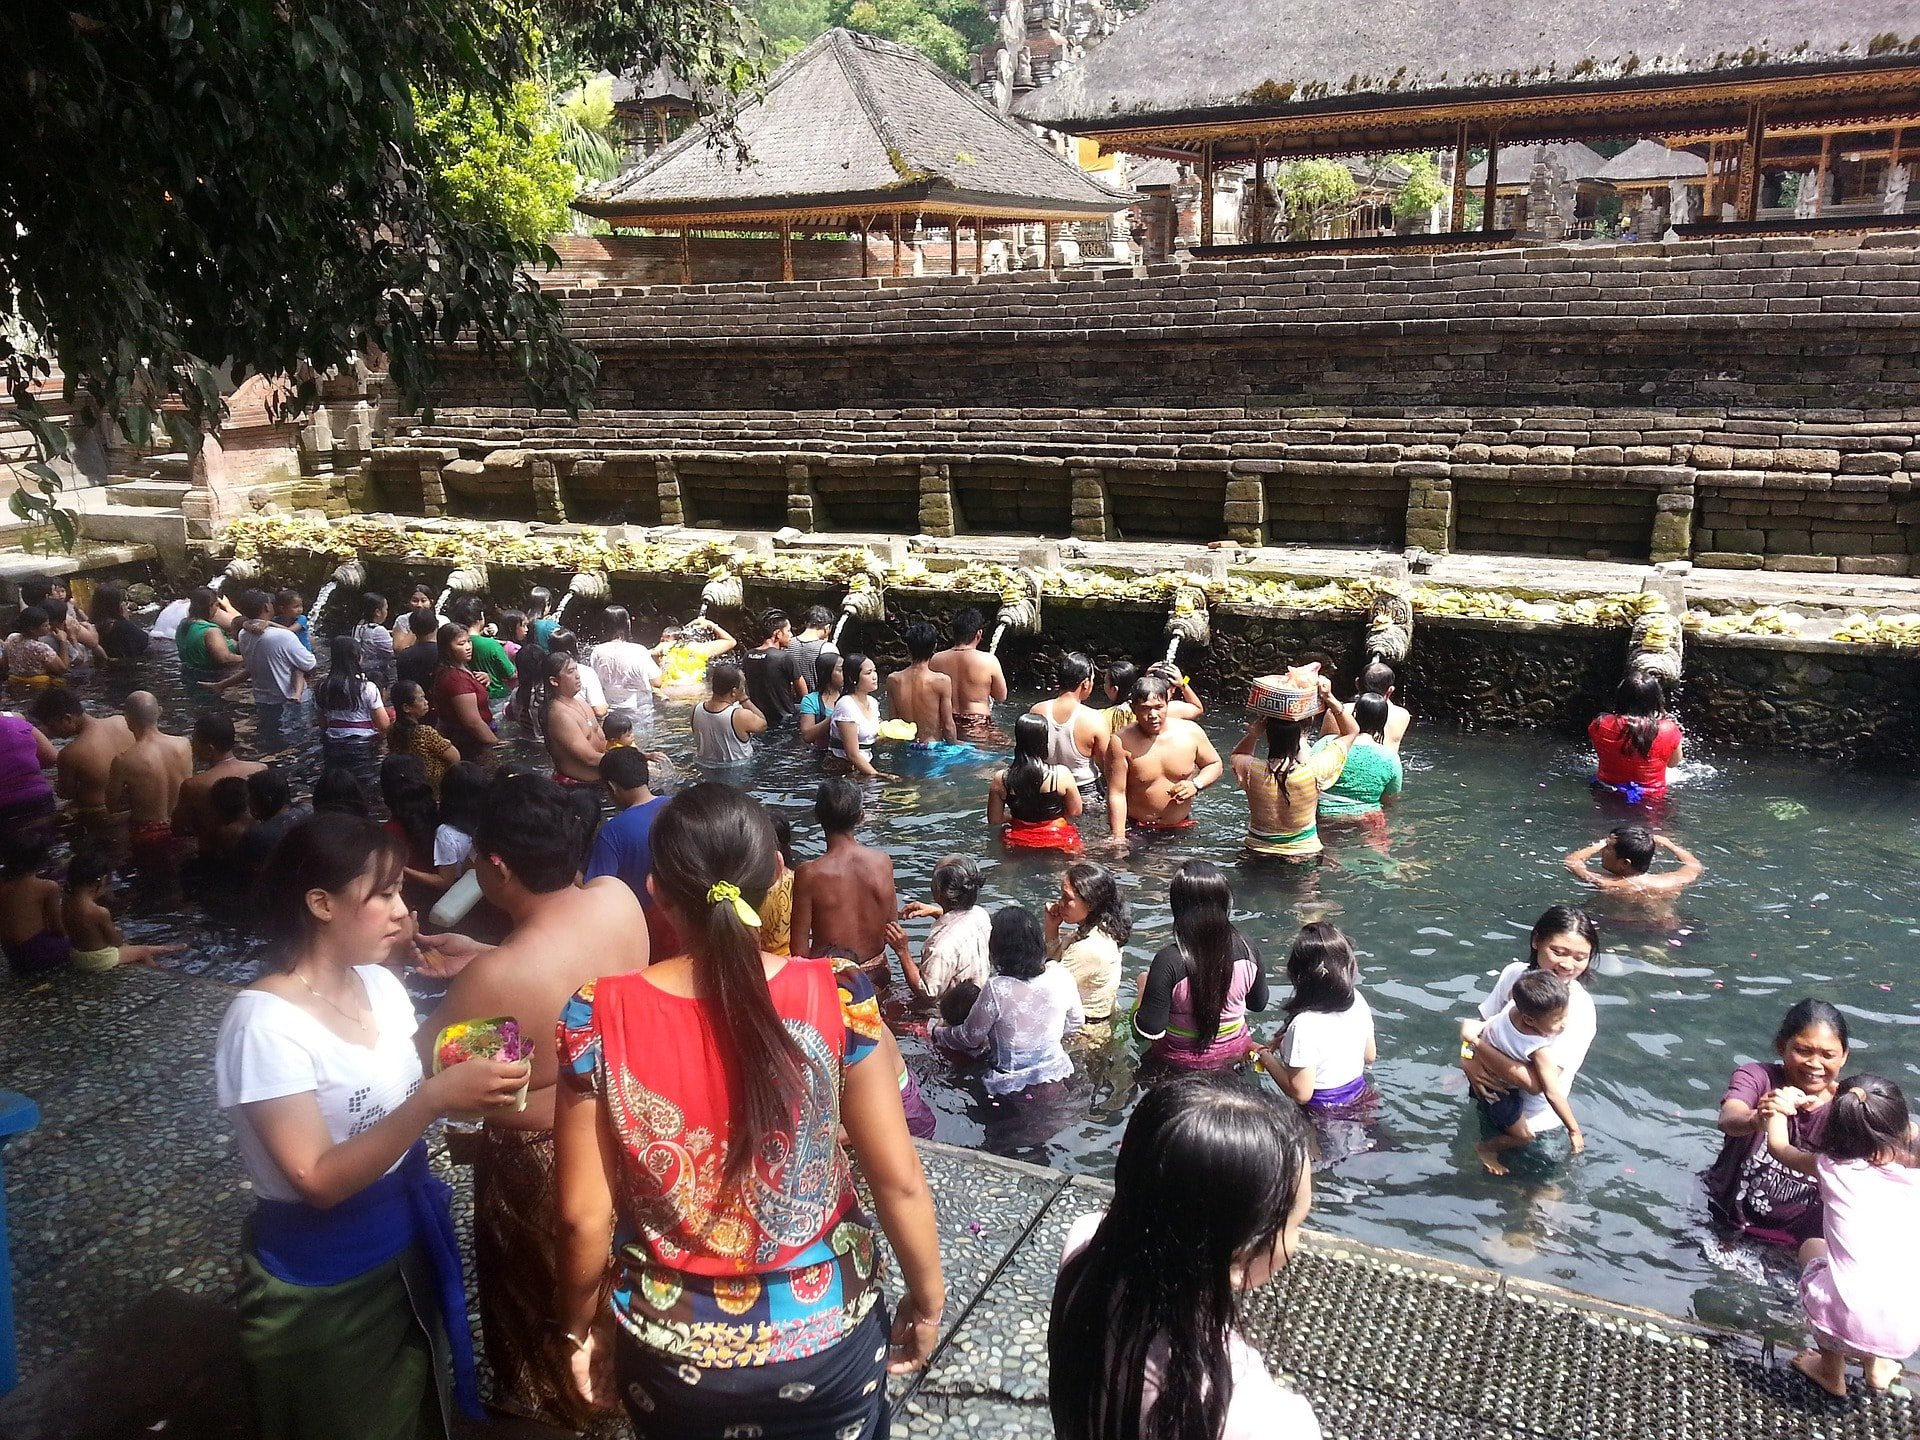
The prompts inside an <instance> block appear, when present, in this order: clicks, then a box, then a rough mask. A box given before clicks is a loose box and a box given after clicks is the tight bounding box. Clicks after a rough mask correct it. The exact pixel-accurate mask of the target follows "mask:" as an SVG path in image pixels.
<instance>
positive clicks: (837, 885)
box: [792, 776, 900, 966]
mask: <svg viewBox="0 0 1920 1440" xmlns="http://www.w3.org/2000/svg"><path fill="white" fill-rule="evenodd" d="M813 816H814V819H816V820H818V821H819V822H820V828H821V829H822V830H824V831H825V832H826V836H827V853H826V854H824V855H822V856H821V857H820V858H819V859H818V860H809V861H807V862H806V864H804V865H797V866H795V867H794V871H793V924H792V935H793V941H792V944H793V953H794V954H795V955H824V954H825V953H826V952H827V951H829V950H832V949H842V950H848V951H851V952H852V953H853V954H855V955H858V956H860V957H862V963H863V964H865V965H868V966H874V965H881V966H884V965H885V964H886V958H887V944H888V939H889V937H888V929H889V927H890V926H892V925H893V924H894V916H895V913H896V912H897V911H898V910H899V908H900V907H899V904H898V902H897V899H896V896H895V894H894V889H893V860H892V858H891V857H889V856H888V855H887V854H886V852H884V851H881V850H874V849H870V848H869V847H867V846H865V845H862V844H861V843H860V842H859V841H858V840H856V839H854V838H853V832H854V830H855V829H856V828H858V826H859V824H860V787H859V786H858V785H856V784H854V783H853V781H851V780H849V779H846V778H845V777H842V776H836V777H835V778H833V779H831V780H822V781H821V782H820V789H819V790H818V791H817V792H816V793H815V795H814V799H813Z"/></svg>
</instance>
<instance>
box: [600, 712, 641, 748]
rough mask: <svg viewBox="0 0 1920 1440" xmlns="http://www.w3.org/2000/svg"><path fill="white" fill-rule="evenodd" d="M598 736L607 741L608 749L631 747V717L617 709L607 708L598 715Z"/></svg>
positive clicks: (632, 740)
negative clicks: (603, 712) (603, 713)
mask: <svg viewBox="0 0 1920 1440" xmlns="http://www.w3.org/2000/svg"><path fill="white" fill-rule="evenodd" d="M600 737H601V738H602V739H603V740H605V741H606V742H607V749H609V750H619V749H622V748H626V749H631V748H633V744H634V739H633V720H632V718H631V717H630V716H627V715H623V714H622V713H621V712H620V711H618V710H609V711H608V712H607V713H606V714H605V715H603V716H601V717H600Z"/></svg>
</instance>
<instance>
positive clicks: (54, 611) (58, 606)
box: [39, 595, 73, 626]
mask: <svg viewBox="0 0 1920 1440" xmlns="http://www.w3.org/2000/svg"><path fill="white" fill-rule="evenodd" d="M39 608H40V609H42V610H44V611H46V612H47V623H48V624H49V625H54V626H60V625H64V624H66V623H67V617H68V616H69V615H70V614H71V613H72V611H73V607H72V606H71V605H69V604H68V603H67V602H66V601H65V600H61V599H57V598H56V597H54V596H52V595H49V596H48V597H47V598H46V599H44V600H42V601H41V602H40V606H39Z"/></svg>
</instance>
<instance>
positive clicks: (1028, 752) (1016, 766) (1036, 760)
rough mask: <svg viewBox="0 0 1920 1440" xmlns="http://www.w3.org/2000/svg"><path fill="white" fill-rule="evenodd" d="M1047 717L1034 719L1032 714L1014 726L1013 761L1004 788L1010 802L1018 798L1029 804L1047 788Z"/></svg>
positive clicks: (1007, 771)
mask: <svg viewBox="0 0 1920 1440" xmlns="http://www.w3.org/2000/svg"><path fill="white" fill-rule="evenodd" d="M1047 734H1048V726H1047V717H1046V716H1044V715H1035V714H1033V713H1032V712H1031V711H1029V712H1028V713H1027V714H1025V715H1022V716H1021V717H1020V718H1019V719H1017V720H1015V721H1014V722H1013V760H1012V763H1010V764H1009V765H1008V766H1007V770H1006V776H1005V778H1004V779H1003V780H1002V782H1001V783H1002V785H1003V786H1004V787H1005V789H1006V792H1007V798H1008V799H1010V800H1011V799H1012V798H1013V797H1014V796H1016V795H1017V796H1019V797H1020V798H1021V799H1022V800H1027V799H1030V798H1032V797H1033V796H1036V795H1038V794H1039V793H1040V787H1041V786H1042V785H1044V784H1046V780H1047V770H1048V768H1049V762H1048V760H1047Z"/></svg>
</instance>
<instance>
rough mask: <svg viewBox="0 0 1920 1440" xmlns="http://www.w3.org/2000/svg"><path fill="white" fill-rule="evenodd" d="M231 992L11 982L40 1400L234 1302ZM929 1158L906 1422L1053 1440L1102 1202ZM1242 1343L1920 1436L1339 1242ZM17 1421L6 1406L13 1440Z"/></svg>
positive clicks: (1425, 1396) (1, 1013)
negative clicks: (129, 1342)
mask: <svg viewBox="0 0 1920 1440" xmlns="http://www.w3.org/2000/svg"><path fill="white" fill-rule="evenodd" d="M230 993H231V992H229V991H228V990H226V989H225V988H224V987H222V986H220V985H217V984H214V983H212V982H209V981H205V980H198V979H193V978H189V977H182V976H176V975H170V974H165V973H153V972H141V971H135V972H130V973H125V974H118V975H105V976H82V975H65V974H63V975H58V976H56V977H54V978H53V979H50V980H41V981H38V982H20V981H13V980H5V981H0V1037H4V1038H0V1088H6V1089H14V1090H21V1091H25V1092H26V1093H28V1094H30V1095H32V1096H34V1097H35V1098H36V1099H37V1100H38V1101H39V1103H40V1106H41V1109H42V1111H43V1114H44V1119H43V1122H42V1124H41V1127H40V1128H39V1129H38V1130H36V1131H35V1132H33V1133H32V1134H30V1135H28V1136H26V1137H24V1138H23V1139H21V1140H19V1141H16V1142H15V1143H13V1144H12V1145H11V1146H9V1148H8V1149H7V1152H6V1168H7V1202H8V1206H9V1209H10V1212H11V1216H12V1233H13V1248H14V1260H15V1276H14V1279H15V1286H16V1296H15V1298H16V1303H17V1308H18V1312H19V1329H20V1342H21V1368H22V1371H23V1374H24V1375H25V1377H26V1379H27V1382H28V1388H32V1384H33V1380H34V1377H35V1376H36V1375H41V1376H44V1375H47V1374H48V1373H49V1372H51V1371H53V1370H54V1368H55V1367H56V1366H59V1365H60V1364H61V1362H62V1361H63V1360H69V1359H70V1357H71V1356H72V1355H73V1353H74V1351H75V1349H76V1347H80V1346H84V1345H86V1344H88V1342H91V1341H94V1340H97V1339H100V1338H102V1337H103V1335H104V1334H105V1333H106V1331H107V1327H108V1325H109V1322H111V1321H112V1319H113V1318H114V1317H115V1316H116V1315H118V1314H120V1313H121V1312H122V1311H124V1310H126V1309H127V1308H128V1307H130V1306H132V1305H133V1304H135V1303H136V1302H138V1301H139V1300H141V1299H142V1298H143V1297H145V1296H146V1295H148V1294H149V1293H150V1292H152V1291H154V1290H156V1289H160V1288H163V1287H172V1288H175V1289H178V1290H183V1291H187V1292H190V1293H194V1294H199V1295H205V1296H210V1297H213V1298H216V1299H225V1298H226V1297H227V1296H228V1295H229V1294H230V1292H231V1288H232V1285H233V1281H234V1275H235V1267H234V1264H233V1258H232V1257H233V1254H234V1251H235V1248H236V1246H237V1243H238V1236H239V1225H240V1220H241V1218H242V1217H243V1216H244V1214H245V1213H246V1210H247V1207H248V1203H249V1200H248V1195H247V1190H246V1182H245V1178H244V1176H243V1175H242V1173H241V1170H240V1166H239V1163H238V1160H237V1159H236V1157H235V1153H234V1147H233V1143H232V1139H231V1135H230V1133H229V1131H228V1128H227V1126H226V1123H225V1122H224V1121H223V1120H222V1119H221V1118H220V1116H219V1115H218V1113H217V1112H216V1111H215V1109H214V1105H213V1094H212V1091H213V1086H212V1080H211V1059H212V1051H213V1042H214V1036H215V1032H216V1029H217V1026H218V1023H219V1017H220V1014H221V1012H222V1011H223V1009H224V1008H225V1006H226V1003H227V1000H228V998H229V996H230ZM923 1155H924V1159H925V1163H926V1166H927V1172H928V1176H929V1179H930V1180H931V1181H932V1184H933V1188H934V1193H935V1201H936V1210H937V1213H938V1216H939V1222H940V1230H941V1254H942V1256H943V1258H944V1260H945V1264H946V1269H947V1283H948V1294H949V1299H948V1306H947V1331H946V1334H945V1335H944V1336H943V1338H942V1342H941V1346H940V1349H939V1350H938V1351H937V1352H936V1354H935V1356H934V1361H933V1364H932V1365H931V1366H930V1367H929V1369H928V1370H927V1371H926V1373H925V1374H923V1375H919V1376H914V1377H910V1378H909V1379H907V1380H904V1381H901V1382H897V1383H896V1385H895V1387H894V1389H895V1394H896V1400H897V1405H896V1414H895V1428H896V1433H903V1434H906V1435H910V1436H942V1437H948V1436H966V1437H969V1440H972V1437H1002V1436H1004V1437H1007V1440H1014V1437H1018V1440H1029V1437H1036V1440H1037V1437H1045V1436H1046V1435H1048V1434H1049V1433H1050V1430H1051V1427H1050V1425H1049V1423H1048V1419H1047V1411H1046V1393H1047V1381H1046V1326H1047V1320H1046V1313H1047V1302H1048V1297H1049V1296H1050V1294H1051V1292H1052V1286H1053V1276H1054V1269H1055V1266H1056V1263H1057V1261H1058V1258H1059V1254H1060V1247H1061V1242H1062V1239H1063V1237H1064V1235H1065V1232H1066V1229H1067V1227H1068V1225H1069V1224H1071V1222H1072V1220H1073V1219H1074V1217H1075V1216H1077V1215H1079V1214H1082V1213H1084V1212H1086V1211H1087V1210H1090V1209H1096V1208H1098V1207H1099V1206H1100V1204H1101V1203H1102V1202H1103V1198H1104V1193H1103V1190H1102V1187H1100V1186H1099V1185H1096V1184H1093V1183H1090V1182H1087V1181H1082V1180H1068V1179H1066V1178H1064V1177H1062V1176H1060V1175H1058V1174H1055V1173H1054V1172H1052V1171H1049V1170H1044V1169H1040V1168H1037V1167H1034V1166H1030V1165H1022V1164H1016V1163H1013V1162H1010V1161H1003V1160H999V1159H996V1158H994V1157H991V1156H986V1155H981V1154H977V1153H975V1152H972V1151H967V1150H960V1149H955V1148H953V1147H949V1146H943V1145H928V1146H926V1147H925V1148H924V1151H923ZM1245 1328H1246V1333H1247V1335H1248V1338H1249V1339H1250V1340H1252V1341H1253V1342H1254V1344H1255V1345H1257V1346H1258V1347H1259V1348H1260V1349H1261V1350H1262V1351H1263V1352H1264V1353H1265V1354H1266V1355H1267V1356H1268V1358H1269V1363H1270V1364H1271V1365H1272V1366H1273V1368H1274V1369H1275V1370H1276V1371H1277V1372H1279V1373H1280V1374H1282V1375H1284V1376H1285V1377H1286V1378H1287V1379H1288V1381H1289V1382H1290V1383H1292V1384H1294V1385H1296V1386H1298V1387H1299V1388H1300V1389H1301V1390H1303V1391H1304V1392H1305V1393H1306V1394H1307V1395H1308V1396H1309V1398H1310V1399H1311V1400H1312V1402H1313V1405H1314V1409H1315V1411H1316V1413H1317V1414H1318V1415H1319V1417H1320V1423H1321V1425H1322V1427H1323V1429H1324V1430H1325V1432H1326V1434H1327V1436H1328V1437H1329V1440H1468V1437H1473V1440H1482V1437H1485V1440H1520V1437H1547V1440H1557V1437H1567V1440H1574V1437H1588V1436H1594V1437H1608V1440H1637V1437H1647V1440H1654V1437H1659V1440H1686V1437H1701V1440H1706V1437H1733V1436H1739V1437H1746V1440H1774V1437H1778V1440H1790V1437H1792V1440H1798V1437H1808V1436H1819V1437H1823V1440H1880V1437H1889V1440H1891V1437H1895V1436H1899V1437H1911V1436H1913V1435H1915V1434H1916V1433H1920V1407H1917V1406H1916V1405H1915V1403H1914V1400H1913V1397H1912V1396H1911V1395H1910V1394H1909V1393H1907V1392H1906V1391H1905V1390H1900V1391H1897V1392H1895V1393H1894V1394H1892V1395H1889V1396H1882V1397H1875V1398H1871V1399H1868V1398H1863V1397H1861V1396H1860V1395H1859V1394H1858V1389H1857V1382H1856V1397H1855V1398H1854V1399H1853V1400H1851V1401H1849V1402H1846V1403H1839V1402H1829V1401H1827V1400H1826V1399H1825V1398H1824V1397H1821V1396H1819V1395H1817V1394H1816V1393H1815V1392H1814V1391H1813V1390H1812V1388H1811V1387H1810V1386H1808V1385H1806V1384H1805V1383H1804V1382H1802V1381H1801V1380H1800V1379H1799V1378H1798V1377H1797V1376H1794V1375H1792V1374H1790V1373H1788V1372H1787V1371H1785V1370H1784V1369H1783V1368H1781V1363H1782V1362H1784V1359H1785V1357H1784V1356H1780V1357H1775V1356H1773V1355H1772V1354H1771V1353H1770V1352H1769V1351H1768V1350H1766V1349H1765V1348H1763V1347H1760V1346H1757V1345H1754V1344H1752V1343H1751V1342H1748V1341H1744V1340H1742V1339H1740V1338H1737V1337H1723V1336H1715V1335H1710V1334H1707V1333H1705V1332H1701V1331H1697V1330H1694V1329H1690V1328H1688V1327H1685V1326H1682V1325H1679V1324H1677V1323H1674V1322H1671V1321H1667V1320H1663V1319H1661V1318H1660V1317H1657V1316H1653V1315H1650V1314H1647V1313H1643V1312H1638V1311H1633V1310H1629V1309H1625V1308H1622V1307H1619V1306H1611V1305H1602V1304H1598V1303H1594V1302H1589V1301H1586V1300H1584V1299H1582V1298H1580V1297H1578V1296H1574V1295H1571V1294H1568V1293H1566V1292H1563V1291H1556V1290H1553V1289H1551V1288H1549V1287H1543V1286H1538V1285H1531V1284H1525V1283H1520V1282H1515V1281H1509V1280H1505V1279H1503V1278H1502V1277H1501V1276H1499V1275H1497V1274H1495V1273H1493V1272H1489V1271H1483V1270H1475V1269H1469V1268H1466V1267H1460V1266H1450V1265H1443V1264H1439V1263H1436V1262H1431V1261H1426V1260H1422V1259H1418V1258H1416V1257H1413V1256H1410V1255H1404V1254H1400V1253H1397V1252H1389V1251H1382V1250H1377V1249H1373V1248H1370V1247H1365V1246H1361V1245H1356V1244H1351V1243H1348V1242H1344V1241H1340V1240H1337V1239H1334V1238H1331V1237H1326V1236H1315V1237H1313V1238H1312V1240H1311V1241H1310V1243H1309V1245H1308V1247H1307V1250H1306V1253H1305V1254H1303V1255H1302V1256H1300V1257H1298V1258H1297V1259H1296V1260H1295V1261H1294V1263H1293V1265H1292V1266H1290V1267H1289V1268H1288V1269H1287V1270H1286V1271H1285V1272H1284V1273H1283V1275H1282V1276H1281V1278H1280V1279H1279V1280H1277V1281H1276V1282H1275V1283H1273V1284H1272V1285H1270V1286H1268V1287H1267V1288H1266V1289H1265V1290H1263V1291H1261V1292H1260V1293H1259V1294H1257V1295H1255V1296H1253V1297H1252V1298H1251V1299H1250V1302H1249V1305H1248V1314H1247V1318H1246V1325H1245ZM23 1393H24V1392H23ZM11 1418H12V1417H10V1416H9V1413H8V1406H7V1405H5V1404H0V1434H6V1433H9V1421H10V1419H11ZM488 1433H490V1434H495V1435H501V1436H504V1435H505V1434H507V1430H506V1429H505V1428H504V1427H503V1426H500V1425H495V1426H493V1427H490V1429H489V1432H488ZM514 1433H525V1432H524V1431H523V1430H522V1428H521V1427H515V1432H514Z"/></svg>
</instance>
